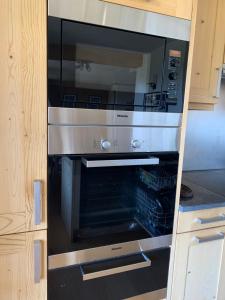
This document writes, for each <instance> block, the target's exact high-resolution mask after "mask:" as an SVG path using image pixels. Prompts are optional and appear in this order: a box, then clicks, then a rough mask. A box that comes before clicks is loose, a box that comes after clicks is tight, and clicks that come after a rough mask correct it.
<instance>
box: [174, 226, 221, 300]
mask: <svg viewBox="0 0 225 300" xmlns="http://www.w3.org/2000/svg"><path fill="white" fill-rule="evenodd" d="M224 233H225V227H217V228H213V229H206V230H201V231H195V232H190V233H182V234H178V235H177V237H176V253H175V264H174V278H173V287H172V297H171V299H172V300H190V299H198V300H211V299H217V300H223V299H225V294H224V288H223V286H224V282H225V272H224V269H225V251H224Z"/></svg>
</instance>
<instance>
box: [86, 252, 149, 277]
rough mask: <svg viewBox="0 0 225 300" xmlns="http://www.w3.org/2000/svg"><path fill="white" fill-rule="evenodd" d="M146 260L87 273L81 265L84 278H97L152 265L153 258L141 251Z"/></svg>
mask: <svg viewBox="0 0 225 300" xmlns="http://www.w3.org/2000/svg"><path fill="white" fill-rule="evenodd" d="M141 255H142V257H143V259H144V261H143V262H140V263H136V264H130V265H125V266H121V267H117V268H112V269H106V270H102V271H98V272H93V273H86V274H85V271H84V269H83V266H82V265H81V266H80V268H81V272H82V277H83V280H84V281H85V280H90V279H95V278H100V277H105V276H109V275H113V274H119V273H123V272H128V271H133V270H137V269H141V268H147V267H150V266H151V260H150V259H149V258H148V257H147V256H146V255H145V254H144V253H141Z"/></svg>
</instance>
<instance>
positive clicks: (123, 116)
mask: <svg viewBox="0 0 225 300" xmlns="http://www.w3.org/2000/svg"><path fill="white" fill-rule="evenodd" d="M117 117H118V118H128V115H117Z"/></svg>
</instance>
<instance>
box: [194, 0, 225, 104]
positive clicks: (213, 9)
mask: <svg viewBox="0 0 225 300" xmlns="http://www.w3.org/2000/svg"><path fill="white" fill-rule="evenodd" d="M224 13H225V1H224V0H215V1H211V0H199V1H198V9H197V25H196V37H195V43H194V56H193V66H192V75H191V91H190V106H189V108H190V109H204V110H212V109H213V106H214V105H215V104H216V103H217V98H219V97H220V94H219V90H220V78H221V68H222V64H223V53H224V44H225V26H224Z"/></svg>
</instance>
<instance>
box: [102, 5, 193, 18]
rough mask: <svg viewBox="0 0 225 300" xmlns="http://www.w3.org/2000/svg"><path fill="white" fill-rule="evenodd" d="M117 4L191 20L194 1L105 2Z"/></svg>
mask: <svg viewBox="0 0 225 300" xmlns="http://www.w3.org/2000/svg"><path fill="white" fill-rule="evenodd" d="M103 1H105V2H111V3H115V4H120V5H125V6H130V7H134V8H138V9H143V10H148V11H152V12H156V13H160V14H164V15H169V16H174V17H179V18H183V19H188V20H191V14H192V0H185V1H184V0H151V1H149V0H103Z"/></svg>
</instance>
